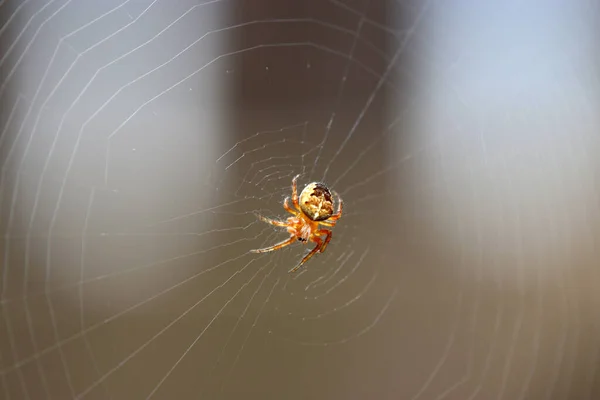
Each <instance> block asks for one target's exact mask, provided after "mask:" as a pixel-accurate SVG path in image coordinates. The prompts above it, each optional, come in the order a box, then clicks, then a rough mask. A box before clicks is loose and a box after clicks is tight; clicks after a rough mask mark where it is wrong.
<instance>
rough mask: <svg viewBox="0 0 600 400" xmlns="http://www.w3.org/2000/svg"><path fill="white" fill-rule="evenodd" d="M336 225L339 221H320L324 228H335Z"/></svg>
mask: <svg viewBox="0 0 600 400" xmlns="http://www.w3.org/2000/svg"><path fill="white" fill-rule="evenodd" d="M336 223H337V221H329V219H326V220H325V221H319V224H321V225H323V226H335V224H336Z"/></svg>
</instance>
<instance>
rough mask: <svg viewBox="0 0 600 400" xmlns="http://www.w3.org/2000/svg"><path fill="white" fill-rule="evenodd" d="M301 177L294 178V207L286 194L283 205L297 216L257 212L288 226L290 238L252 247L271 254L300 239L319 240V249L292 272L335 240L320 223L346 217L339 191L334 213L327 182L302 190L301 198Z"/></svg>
mask: <svg viewBox="0 0 600 400" xmlns="http://www.w3.org/2000/svg"><path fill="white" fill-rule="evenodd" d="M299 176H300V175H296V176H295V177H294V179H292V204H293V206H294V208H292V207H290V205H289V204H288V202H289V199H290V198H289V197H286V198H285V200H284V201H283V208H285V209H286V211H288V212H289V213H290V214H292V215H293V217H289V218H288V219H287V221H286V222H284V221H278V220H273V219H270V218H266V217H263V216H262V215H257V217H258V219H260V220H261V221H263V222H266V223H268V224H271V225H275V226H279V227H282V228H287V231H288V232H289V233H290V237H289V238H288V239H286V240H284V241H282V242H279V243H277V244H274V245H273V246H271V247H267V248H264V249H256V250H250V251H251V252H252V253H267V252H270V251H275V250H279V249H281V248H282V247H285V246H288V245H290V244H292V243H294V241H296V240H298V241H300V242H303V243H304V244H306V243H307V242H308V241H311V242H315V243H316V244H317V245H316V246H315V248H314V249H312V250H311V252H310V253H308V254H307V255H306V256H304V258H303V259H302V261H300V263H299V264H298V265H296V266H295V267H294V268H292V269H291V270H290V271H289V272H295V271H297V270H298V269H299V268H300V267H301V266H302V265H303V264H304V263H305V262H307V261H308V260H309V259H310V258H311V257H312V256H313V255H315V253H317V252H320V253H322V252H324V251H325V248H326V247H327V245H328V244H329V241H330V240H331V235H332V232H331V231H330V230H329V229H320V227H319V225H324V226H335V224H336V223H337V220H338V219H340V217H341V216H342V206H343V201H342V198H341V197H340V196H339V195H338V194H337V193H336V192H333V193H334V194H335V196H336V197H337V198H338V208H337V212H336V213H335V214H334V213H333V197H332V196H331V190H329V188H328V187H327V185H325V184H324V183H321V182H312V183H309V184H308V185H306V187H305V188H304V189H303V190H302V192H301V193H300V197H298V190H297V186H296V181H297V180H298V177H299ZM322 236H325V240H323V239H322Z"/></svg>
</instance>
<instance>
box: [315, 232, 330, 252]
mask: <svg viewBox="0 0 600 400" xmlns="http://www.w3.org/2000/svg"><path fill="white" fill-rule="evenodd" d="M317 234H319V235H327V237H326V238H325V241H324V242H323V245H322V246H321V249H320V250H319V252H320V253H322V252H324V251H325V248H326V247H327V245H328V244H329V242H330V241H331V237H332V236H333V233H332V232H331V231H330V230H329V229H319V230H318V231H317Z"/></svg>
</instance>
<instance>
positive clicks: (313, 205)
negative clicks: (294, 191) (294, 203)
mask: <svg viewBox="0 0 600 400" xmlns="http://www.w3.org/2000/svg"><path fill="white" fill-rule="evenodd" d="M299 203H300V209H301V210H302V212H303V213H304V215H306V216H307V217H308V218H310V219H311V220H313V221H324V220H326V219H327V218H329V217H331V216H332V215H333V197H332V196H331V191H330V190H329V188H328V187H327V185H325V184H324V183H321V182H312V183H309V184H308V185H306V187H305V188H304V190H302V193H300V197H299Z"/></svg>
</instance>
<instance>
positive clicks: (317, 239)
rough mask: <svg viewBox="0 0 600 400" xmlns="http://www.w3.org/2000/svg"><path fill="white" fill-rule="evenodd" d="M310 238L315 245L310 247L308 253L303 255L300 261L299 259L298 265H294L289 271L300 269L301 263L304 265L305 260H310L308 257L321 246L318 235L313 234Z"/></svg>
mask: <svg viewBox="0 0 600 400" xmlns="http://www.w3.org/2000/svg"><path fill="white" fill-rule="evenodd" d="M310 240H311V241H313V242H316V243H317V245H316V246H315V248H314V249H312V250H311V251H310V253H308V254H307V255H305V256H304V258H303V259H302V261H300V263H299V264H298V265H296V266H295V267H294V268H292V269H290V270H289V272H296V271H298V270H299V269H300V267H301V266H302V265H304V263H305V262H307V261H308V260H310V258H311V257H312V256H314V255H315V253H317V252H318V251H319V249H320V248H321V247H322V246H323V241H322V240H321V238H320V237H318V236H314V237H312V238H311V239H310Z"/></svg>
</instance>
